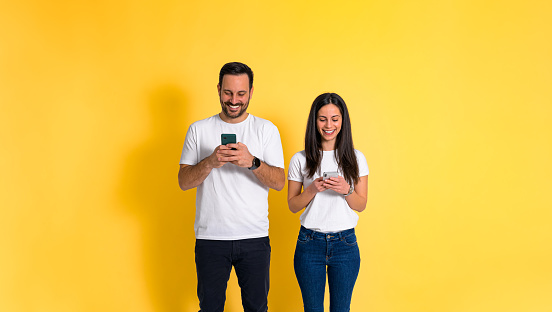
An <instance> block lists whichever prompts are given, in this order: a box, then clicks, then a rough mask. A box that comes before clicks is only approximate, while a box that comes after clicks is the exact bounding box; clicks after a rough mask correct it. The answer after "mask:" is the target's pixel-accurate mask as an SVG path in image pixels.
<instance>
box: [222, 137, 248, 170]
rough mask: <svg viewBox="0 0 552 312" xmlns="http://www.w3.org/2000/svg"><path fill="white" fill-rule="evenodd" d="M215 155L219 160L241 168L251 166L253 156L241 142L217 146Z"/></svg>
mask: <svg viewBox="0 0 552 312" xmlns="http://www.w3.org/2000/svg"><path fill="white" fill-rule="evenodd" d="M233 148H235V150H233ZM217 157H218V161H219V162H224V163H227V162H229V163H231V164H234V165H236V166H239V167H243V168H249V167H251V166H252V165H253V158H254V157H253V155H251V153H249V149H248V148H247V146H246V145H245V144H243V143H241V142H238V143H230V144H226V145H221V146H219V149H218V150H217ZM217 168H218V167H217Z"/></svg>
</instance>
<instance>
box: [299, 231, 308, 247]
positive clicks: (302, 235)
mask: <svg viewBox="0 0 552 312" xmlns="http://www.w3.org/2000/svg"><path fill="white" fill-rule="evenodd" d="M309 240H310V237H309V236H308V235H307V233H305V232H303V231H299V236H297V243H300V244H306V243H308V242H309Z"/></svg>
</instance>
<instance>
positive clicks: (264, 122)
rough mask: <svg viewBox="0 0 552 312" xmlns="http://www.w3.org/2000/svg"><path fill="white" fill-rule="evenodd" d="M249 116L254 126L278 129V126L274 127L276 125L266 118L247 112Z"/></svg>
mask: <svg viewBox="0 0 552 312" xmlns="http://www.w3.org/2000/svg"><path fill="white" fill-rule="evenodd" d="M249 118H250V122H251V123H253V124H254V125H255V126H256V127H259V128H263V129H274V130H276V131H278V127H276V125H275V124H274V123H273V122H272V121H270V120H268V119H264V118H261V117H257V116H254V115H252V114H249Z"/></svg>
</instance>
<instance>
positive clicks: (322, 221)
mask: <svg viewBox="0 0 552 312" xmlns="http://www.w3.org/2000/svg"><path fill="white" fill-rule="evenodd" d="M288 180H289V183H288V206H289V210H291V211H292V212H293V213H296V212H298V211H301V210H302V209H303V208H305V207H306V208H305V211H304V212H303V213H302V214H301V217H300V220H301V229H300V230H299V236H298V238H297V246H296V248H295V256H294V268H295V275H296V277H297V281H298V283H299V287H300V288H301V294H302V296H303V304H304V309H305V311H308V312H314V311H316V312H318V311H320V312H322V311H324V291H325V287H326V274H327V277H328V284H329V285H328V286H329V291H330V312H342V311H343V312H345V311H349V310H350V305H351V297H352V294H353V287H354V285H355V282H356V279H357V276H358V272H359V269H360V253H359V249H358V245H357V240H356V236H355V229H354V228H355V226H356V225H357V221H358V215H357V213H356V212H360V211H363V210H364V209H365V208H366V200H367V195H368V164H367V163H366V158H365V157H364V155H363V154H362V153H361V152H360V151H358V150H355V149H354V145H353V137H352V133H351V121H350V118H349V112H348V110H347V106H346V105H345V101H343V99H342V98H341V97H340V96H339V95H337V94H335V93H324V94H321V95H319V96H318V97H317V98H316V99H315V100H314V102H313V103H312V106H311V109H310V113H309V118H308V121H307V131H306V134H305V150H304V151H301V152H298V153H296V154H295V155H294V156H293V157H292V159H291V162H290V165H289V172H288Z"/></svg>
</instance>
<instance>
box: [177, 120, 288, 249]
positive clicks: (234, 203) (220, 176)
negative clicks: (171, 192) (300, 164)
mask: <svg viewBox="0 0 552 312" xmlns="http://www.w3.org/2000/svg"><path fill="white" fill-rule="evenodd" d="M223 133H224V134H229V133H234V134H236V141H237V142H241V143H243V144H245V145H246V146H247V148H248V150H249V152H250V153H251V155H253V156H255V157H257V158H259V159H260V160H261V161H263V162H265V163H267V164H268V165H270V166H275V167H280V168H284V155H283V150H282V142H281V140H280V133H279V132H278V128H276V126H275V125H274V124H273V123H271V122H270V121H268V120H265V119H262V118H258V117H255V116H253V115H251V114H249V115H248V116H247V118H246V119H245V120H244V121H242V122H240V123H237V124H232V123H227V122H224V121H223V120H222V119H221V118H220V117H219V115H218V114H217V115H215V116H212V117H209V118H207V119H203V120H200V121H197V122H195V123H193V124H192V125H191V126H190V128H189V129H188V132H187V133H186V140H185V142H184V148H183V149H182V156H181V158H180V164H186V165H192V166H193V165H196V164H198V163H199V162H200V161H201V160H203V159H205V158H206V157H209V156H210V155H211V154H212V153H213V151H214V150H215V148H216V147H217V146H219V145H220V144H221V134H223ZM261 166H262V165H261ZM194 229H195V235H196V238H198V239H210V240H238V239H247V238H257V237H265V236H268V187H267V186H265V185H264V184H262V183H261V182H260V181H259V179H258V178H257V177H256V176H255V175H254V174H253V172H252V171H250V170H249V169H247V168H242V167H238V166H236V165H233V164H231V163H227V164H225V165H224V166H222V167H221V168H214V169H213V170H211V173H209V175H208V176H207V178H206V179H205V180H204V181H203V183H201V184H200V185H199V186H198V187H197V193H196V218H195V224H194Z"/></svg>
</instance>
